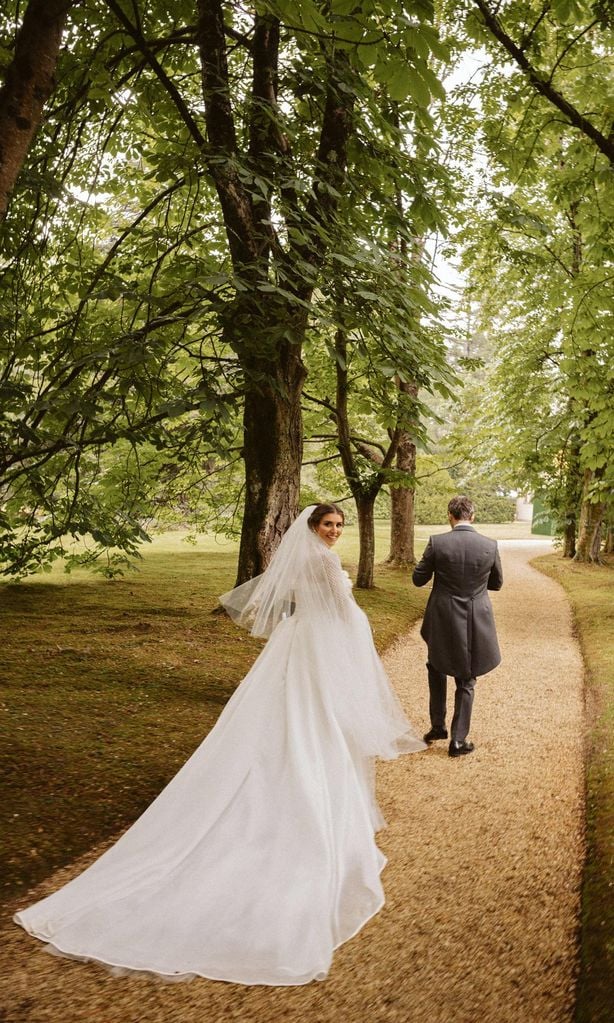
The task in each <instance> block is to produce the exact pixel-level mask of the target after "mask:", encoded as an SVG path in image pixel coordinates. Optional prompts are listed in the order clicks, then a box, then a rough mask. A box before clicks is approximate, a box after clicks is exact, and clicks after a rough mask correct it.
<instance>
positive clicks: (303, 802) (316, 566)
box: [15, 504, 425, 985]
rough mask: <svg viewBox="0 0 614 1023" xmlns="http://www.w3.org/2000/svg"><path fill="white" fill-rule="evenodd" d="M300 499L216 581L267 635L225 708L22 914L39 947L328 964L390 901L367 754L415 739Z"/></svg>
mask: <svg viewBox="0 0 614 1023" xmlns="http://www.w3.org/2000/svg"><path fill="white" fill-rule="evenodd" d="M343 521H344V516H343V512H342V511H341V510H340V509H339V508H337V507H336V506H335V505H331V504H319V505H315V506H314V505H312V506H311V507H309V508H306V509H305V510H304V511H303V512H302V513H301V514H300V515H299V517H298V518H297V520H296V521H295V522H294V524H293V525H292V526H291V527H290V529H289V530H288V532H287V533H286V534H285V536H284V537H283V540H282V542H281V544H280V546H279V548H278V550H277V552H276V553H275V555H274V556H273V558H272V560H271V563H270V566H269V568H268V569H267V570H266V572H264V573H263V574H262V575H261V576H258V577H257V578H256V579H253V580H251V581H250V582H248V583H245V584H244V585H243V586H238V587H236V588H235V589H234V590H231V591H230V592H229V593H227V594H225V595H224V596H223V597H221V598H220V599H221V602H222V604H223V605H224V607H225V608H226V610H227V611H228V613H229V614H230V615H231V616H232V617H233V619H234V620H235V621H237V622H238V623H239V624H241V625H243V626H245V627H247V628H249V629H250V630H251V632H252V634H253V635H255V636H267V637H269V636H270V639H269V641H268V643H267V644H266V646H265V647H264V649H263V650H262V652H261V653H260V655H259V657H258V659H257V660H256V662H255V664H254V665H253V667H252V669H251V670H250V671H249V673H248V674H247V676H246V677H245V679H244V680H243V682H242V683H241V685H240V686H239V687H238V689H237V690H236V692H235V693H234V695H233V696H232V698H231V699H230V700H229V702H228V703H227V705H226V707H225V708H224V710H223V712H222V714H221V715H220V718H219V720H218V722H217V724H216V725H215V727H214V728H213V729H212V731H211V732H210V733H209V735H208V736H207V737H206V739H205V740H204V742H203V743H202V744H201V745H200V746H199V747H198V749H197V750H196V752H195V753H194V754H193V755H192V756H191V758H190V759H189V760H188V761H187V763H186V764H185V765H184V766H183V767H182V768H181V770H180V771H179V773H178V774H177V775H176V776H175V777H174V778H173V779H172V781H171V782H170V783H169V784H168V785H167V787H166V788H165V789H164V790H163V792H162V793H161V794H160V795H159V796H158V797H157V799H155V800H154V802H153V803H152V804H151V806H149V808H148V809H147V810H146V811H145V813H144V814H143V815H142V816H141V817H140V818H139V819H138V820H137V821H136V823H135V824H133V825H132V827H131V828H129V830H128V831H127V832H126V833H125V834H124V835H122V837H121V838H120V839H119V840H118V841H117V842H116V843H115V845H113V846H112V847H111V848H110V849H109V850H108V851H107V852H105V853H104V854H103V855H102V856H101V857H100V859H98V860H97V861H96V862H95V863H93V864H92V866H91V867H89V868H88V869H87V870H85V871H84V872H83V873H82V874H80V875H79V876H78V877H75V878H74V879H73V880H72V881H70V882H69V883H68V884H67V885H65V886H64V887H63V888H61V889H60V890H59V891H57V892H55V893H54V894H52V895H50V896H49V897H48V898H45V899H43V900H42V901H40V902H37V903H35V904H34V905H32V906H30V907H29V908H28V909H25V910H22V911H21V912H19V913H17V914H16V916H15V921H16V922H17V923H18V924H20V925H21V926H22V927H24V928H25V929H26V930H27V931H29V933H30V934H32V935H34V936H35V937H37V938H40V939H41V940H43V941H46V942H48V945H47V949H48V950H49V951H51V952H55V953H56V954H60V955H66V956H69V957H72V958H77V959H85V960H90V959H91V960H95V961H98V962H100V963H103V964H105V965H107V966H112V967H118V968H120V969H121V970H130V971H132V970H146V971H151V972H153V973H156V974H160V975H162V976H163V977H164V978H165V979H167V980H181V979H187V978H189V977H193V976H201V977H208V978H211V979H214V980H226V981H233V982H235V983H239V984H272V985H291V984H306V983H308V982H309V981H311V980H314V979H317V980H323V979H324V977H325V976H326V974H327V972H328V970H329V968H330V965H331V960H332V954H333V951H334V949H335V948H337V946H339V945H340V944H341V943H342V942H344V941H347V939H348V938H351V937H352V936H353V935H354V934H356V932H357V931H358V930H359V929H360V928H361V927H362V926H363V925H364V924H365V923H366V921H367V920H369V918H370V917H371V916H373V915H374V914H375V913H377V911H378V910H379V909H380V908H381V906H382V905H383V902H384V895H383V891H382V886H381V881H380V872H381V870H382V868H383V867H384V865H385V862H386V861H385V858H384V856H383V855H382V853H381V852H380V851H379V849H378V848H377V846H376V844H375V840H374V832H375V830H377V828H379V827H381V826H382V825H383V823H384V822H383V820H382V818H381V815H380V813H379V811H378V808H377V804H376V801H375V792H374V770H373V764H374V761H373V758H374V757H376V756H378V757H385V758H387V759H391V758H393V757H396V756H397V755H398V754H399V753H407V752H412V751H415V750H419V749H424V748H425V747H424V743H422V742H421V741H420V740H419V739H418V738H416V736H415V735H414V733H413V731H412V729H411V727H410V725H409V723H408V721H407V720H406V718H405V716H404V714H403V711H402V709H401V706H400V704H399V702H398V700H397V698H396V696H395V695H394V693H393V691H392V689H391V687H390V683H389V682H388V679H387V677H386V675H385V673H384V670H383V667H382V665H381V662H380V660H379V658H378V656H377V653H376V651H375V648H374V646H373V640H372V636H371V630H370V627H369V623H368V621H367V618H366V616H365V615H364V613H363V612H362V611H361V610H360V608H359V607H358V605H357V604H356V603H355V601H354V598H353V596H352V593H351V582H350V579H349V577H348V575H347V573H346V572H344V571H343V569H342V568H341V563H340V561H339V558H338V556H337V554H336V553H335V552H334V551H333V550H332V547H333V545H334V544H335V543H336V541H337V539H338V537H339V535H340V533H341V530H342V527H343Z"/></svg>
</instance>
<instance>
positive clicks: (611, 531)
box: [603, 525, 614, 554]
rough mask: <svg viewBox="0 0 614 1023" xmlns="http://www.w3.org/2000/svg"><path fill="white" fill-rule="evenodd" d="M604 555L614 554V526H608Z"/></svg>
mask: <svg viewBox="0 0 614 1023" xmlns="http://www.w3.org/2000/svg"><path fill="white" fill-rule="evenodd" d="M603 553H604V554H614V526H611V525H610V526H608V528H607V530H606V534H605V543H604V545H603Z"/></svg>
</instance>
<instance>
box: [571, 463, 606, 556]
mask: <svg viewBox="0 0 614 1023" xmlns="http://www.w3.org/2000/svg"><path fill="white" fill-rule="evenodd" d="M594 475H595V474H594V473H593V470H592V469H586V470H585V472H584V486H583V491H582V508H581V510H580V524H579V527H578V542H577V544H576V553H575V557H574V561H583V562H587V563H593V562H596V563H598V562H599V561H600V553H599V548H600V543H599V540H600V538H601V524H602V522H603V515H604V512H605V504H604V502H603V501H590V500H589V497H590V487H591V483H592V482H593V479H594Z"/></svg>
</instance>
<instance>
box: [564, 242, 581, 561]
mask: <svg viewBox="0 0 614 1023" xmlns="http://www.w3.org/2000/svg"><path fill="white" fill-rule="evenodd" d="M574 251H575V254H576V257H577V258H579V250H578V247H577V246H575V248H574ZM569 414H570V418H571V416H572V415H573V409H572V407H571V403H570V406H569ZM565 473H566V479H565V493H564V500H565V507H564V510H563V516H564V518H563V557H564V558H573V557H575V553H576V537H577V533H578V508H579V507H580V504H581V501H582V472H581V469H580V438H579V437H578V436H577V435H575V434H574V435H573V436H571V437H570V439H569V444H568V446H567V450H566V455H565Z"/></svg>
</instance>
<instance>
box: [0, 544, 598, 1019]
mask: <svg viewBox="0 0 614 1023" xmlns="http://www.w3.org/2000/svg"><path fill="white" fill-rule="evenodd" d="M500 546H501V553H502V560H503V568H504V574H505V585H504V588H503V590H502V591H501V592H500V593H496V594H494V595H493V603H494V606H495V615H496V619H497V624H498V631H499V638H500V641H501V647H502V653H503V663H502V665H501V666H500V667H499V668H498V669H497V670H496V671H494V672H492V673H491V674H490V675H488V676H486V677H485V678H483V679H480V680H479V681H478V685H477V689H476V698H475V705H474V713H473V727H472V732H471V738H472V740H473V741H474V742H475V745H476V751H475V752H474V753H473V754H471V755H470V756H467V757H461V758H458V759H455V760H452V759H451V758H449V757H448V755H447V744H446V743H443V742H440V743H436V744H434V745H433V746H432V747H431V748H430V749H429V750H428V751H427V752H425V753H417V754H412V755H411V756H407V757H404V758H401V759H400V760H398V761H395V762H393V763H387V764H382V765H380V767H379V774H378V791H379V798H380V803H381V806H382V809H383V811H384V815H385V817H386V819H387V820H388V822H389V823H388V827H387V828H386V830H385V831H383V832H382V833H381V834H380V836H379V839H378V841H379V845H380V847H381V848H382V850H383V851H384V853H385V854H386V855H387V857H388V859H389V864H388V866H387V868H386V870H385V872H384V887H385V890H386V897H387V902H386V906H385V907H384V909H383V910H382V912H381V913H379V914H378V915H377V916H376V917H375V918H374V919H373V920H371V921H370V922H369V923H368V924H367V926H366V927H365V928H364V929H363V930H362V931H361V932H360V934H359V935H357V936H356V937H355V938H354V939H352V940H351V941H349V942H347V944H345V945H344V946H342V947H341V948H340V949H339V950H338V951H337V953H336V955H335V959H334V963H333V968H332V970H331V972H330V974H329V977H328V979H327V980H326V981H324V982H323V983H318V982H314V983H312V984H310V985H307V986H306V987H299V988H266V987H254V988H244V987H240V986H238V985H232V984H224V983H219V982H218V983H216V982H211V981H204V980H196V981H192V982H190V983H187V984H163V983H161V982H160V981H157V980H155V979H153V978H148V977H126V978H120V979H118V978H114V977H112V976H110V975H109V974H108V973H107V972H106V971H104V970H103V969H101V968H100V967H97V966H94V965H91V964H90V965H81V964H78V963H74V962H71V961H68V960H60V959H56V958H53V957H51V956H48V955H45V954H44V953H42V952H41V950H40V946H38V944H37V943H36V942H35V941H34V940H33V939H32V938H29V937H28V936H27V935H26V934H25V933H23V932H22V931H21V930H20V929H18V928H17V927H14V926H12V925H10V924H5V925H4V926H3V930H2V934H1V939H2V943H1V951H0V977H1V978H2V979H1V980H0V1023H222V1021H224V1023H226V1021H240V1023H278V1021H279V1023H281V1021H289V1023H294V1021H305V1023H307V1021H308V1023H333V1021H335V1023H350V1021H351V1023H359V1021H363V1020H364V1021H367V1023H389V1021H390V1023H392V1021H401V1023H411V1021H414V1020H416V1021H417V1020H427V1021H428V1023H568V1021H569V1023H571V1020H572V1017H573V995H574V981H575V974H576V967H577V927H578V914H579V888H580V880H581V869H582V858H583V851H584V848H583V822H584V817H583V814H584V811H583V694H582V690H583V682H582V679H583V668H582V660H581V657H580V653H579V650H578V646H577V643H576V640H575V638H574V635H573V626H572V620H571V614H570V610H569V606H568V604H567V601H566V598H565V595H564V593H563V591H562V589H560V588H559V587H558V586H557V584H556V583H555V582H553V581H552V580H550V579H548V578H546V577H545V576H542V575H540V574H539V573H538V572H537V571H536V570H534V569H532V568H531V567H530V565H529V564H528V561H529V559H530V558H531V557H533V556H535V555H536V554H538V553H543V552H544V550H547V547H545V545H544V544H542V543H539V542H535V541H531V542H528V543H519V542H515V541H510V542H505V541H504V542H502V543H501V544H500ZM385 661H386V667H387V669H388V671H389V673H390V675H391V677H392V678H393V680H394V682H395V684H396V686H397V689H398V691H399V693H400V695H401V697H402V699H403V700H404V702H405V703H406V706H407V709H408V713H409V715H410V717H411V718H412V720H413V721H414V723H415V725H416V728H417V729H419V730H420V731H421V732H422V731H424V730H426V728H427V727H428V714H427V685H426V669H425V665H424V662H425V648H424V644H423V643H422V641H421V639H420V637H419V635H418V630H417V628H416V629H414V630H412V632H411V633H410V634H409V636H407V637H405V638H404V639H403V640H402V641H400V642H399V643H397V644H396V646H394V647H393V648H392V649H391V650H390V651H389V652H388V655H387V656H386V658H385ZM451 696H452V690H451V688H450V697H451ZM450 702H451V701H450ZM100 851H101V850H100V849H98V850H96V851H95V853H96V854H98V853H99V852H100ZM93 856H94V852H93V853H92V854H91V855H90V856H88V857H84V858H83V859H82V860H81V861H80V862H79V863H78V864H74V865H73V866H71V867H69V868H65V869H63V870H61V871H58V872H57V873H56V874H55V875H54V876H53V877H52V878H49V879H48V880H47V881H46V882H45V883H44V884H42V885H40V886H39V887H38V888H37V889H36V890H35V891H34V892H32V893H31V898H30V899H29V900H28V901H33V899H34V898H39V897H41V896H42V895H43V894H47V893H48V892H49V891H52V890H53V889H54V888H56V887H57V886H58V885H59V884H61V883H63V882H65V881H66V880H68V878H69V877H70V876H72V874H73V873H74V872H75V871H76V870H77V869H82V868H83V866H85V865H86V864H87V862H89V861H91V859H92V858H93Z"/></svg>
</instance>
